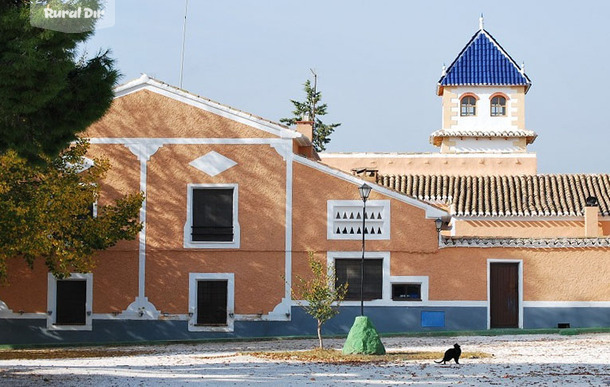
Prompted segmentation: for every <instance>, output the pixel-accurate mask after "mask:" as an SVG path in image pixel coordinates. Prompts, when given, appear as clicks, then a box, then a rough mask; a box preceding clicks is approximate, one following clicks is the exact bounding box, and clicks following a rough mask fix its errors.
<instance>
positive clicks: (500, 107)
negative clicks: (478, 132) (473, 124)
mask: <svg viewBox="0 0 610 387" xmlns="http://www.w3.org/2000/svg"><path fill="white" fill-rule="evenodd" d="M490 115H491V116H492V117H498V116H505V115H506V98H504V97H502V96H499V95H497V96H495V97H493V98H492V99H491V111H490Z"/></svg>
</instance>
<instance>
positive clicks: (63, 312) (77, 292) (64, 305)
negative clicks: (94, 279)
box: [55, 280, 87, 325]
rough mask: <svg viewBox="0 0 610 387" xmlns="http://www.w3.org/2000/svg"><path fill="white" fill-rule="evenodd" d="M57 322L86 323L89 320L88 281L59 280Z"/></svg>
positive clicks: (60, 323) (65, 323)
mask: <svg viewBox="0 0 610 387" xmlns="http://www.w3.org/2000/svg"><path fill="white" fill-rule="evenodd" d="M56 302H57V304H56V308H57V310H56V313H57V316H56V317H55V324H57V325H85V324H86V322H87V317H86V308H87V281H84V280H82V281H81V280H59V281H57V300H56Z"/></svg>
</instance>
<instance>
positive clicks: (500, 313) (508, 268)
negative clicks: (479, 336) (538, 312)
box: [489, 263, 519, 328]
mask: <svg viewBox="0 0 610 387" xmlns="http://www.w3.org/2000/svg"><path fill="white" fill-rule="evenodd" d="M489 280H490V284H489V289H490V295H489V297H490V300H489V301H490V309H491V310H490V317H491V324H490V326H491V328H518V327H519V264H518V263H492V264H491V265H490V273H489Z"/></svg>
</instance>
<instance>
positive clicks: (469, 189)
mask: <svg viewBox="0 0 610 387" xmlns="http://www.w3.org/2000/svg"><path fill="white" fill-rule="evenodd" d="M377 184H380V185H382V186H385V187H387V188H390V189H394V190H396V191H398V192H401V193H404V194H406V195H408V196H411V197H414V198H416V199H419V200H423V201H426V202H430V203H435V204H444V205H447V206H449V207H451V211H452V212H453V213H454V214H455V215H457V216H582V215H583V214H584V212H583V208H584V206H585V200H586V198H587V197H589V196H595V197H596V198H597V199H598V201H599V211H600V214H601V215H606V216H607V215H610V175H608V174H600V175H585V174H580V175H579V174H574V175H563V174H562V175H521V176H446V175H379V176H378V180H377Z"/></svg>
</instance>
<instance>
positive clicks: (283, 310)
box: [262, 146, 293, 321]
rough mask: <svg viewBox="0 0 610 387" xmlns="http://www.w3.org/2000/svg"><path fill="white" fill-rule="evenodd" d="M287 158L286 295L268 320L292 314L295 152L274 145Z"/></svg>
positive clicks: (288, 316) (278, 319) (285, 317)
mask: <svg viewBox="0 0 610 387" xmlns="http://www.w3.org/2000/svg"><path fill="white" fill-rule="evenodd" d="M274 148H275V149H276V151H278V154H280V155H281V156H282V157H283V158H284V160H286V214H285V219H286V220H285V221H286V229H285V235H284V238H285V241H286V242H285V256H284V297H283V298H282V301H281V302H280V303H279V304H277V305H276V306H275V308H274V309H273V310H272V311H271V312H270V313H269V314H268V315H266V316H263V317H262V318H263V319H264V320H267V321H290V317H291V314H292V310H291V305H292V224H293V219H292V199H293V198H292V195H293V157H292V155H293V153H292V149H290V148H289V147H288V146H284V147H274Z"/></svg>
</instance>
